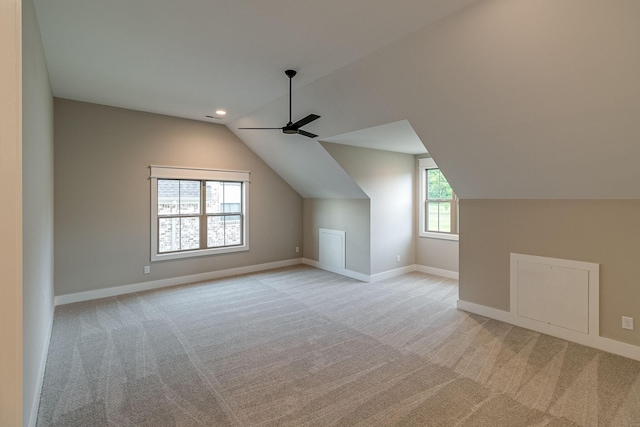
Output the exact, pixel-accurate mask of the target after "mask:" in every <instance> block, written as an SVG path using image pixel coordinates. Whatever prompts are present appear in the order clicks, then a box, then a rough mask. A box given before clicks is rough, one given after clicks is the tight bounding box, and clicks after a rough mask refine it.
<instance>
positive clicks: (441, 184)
mask: <svg viewBox="0 0 640 427" xmlns="http://www.w3.org/2000/svg"><path fill="white" fill-rule="evenodd" d="M418 172H419V175H420V185H419V191H420V194H419V205H420V215H419V216H420V227H419V230H420V236H422V237H432V238H437V239H447V240H458V198H457V197H456V195H455V193H454V192H453V189H452V188H451V185H449V182H447V179H446V178H445V177H444V175H443V174H442V171H441V170H440V169H439V168H438V166H437V165H436V163H435V162H434V161H433V159H431V158H423V159H419V160H418Z"/></svg>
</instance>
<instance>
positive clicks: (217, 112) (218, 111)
mask: <svg viewBox="0 0 640 427" xmlns="http://www.w3.org/2000/svg"><path fill="white" fill-rule="evenodd" d="M216 114H217V115H219V116H224V115H225V114H227V112H226V111H224V110H216Z"/></svg>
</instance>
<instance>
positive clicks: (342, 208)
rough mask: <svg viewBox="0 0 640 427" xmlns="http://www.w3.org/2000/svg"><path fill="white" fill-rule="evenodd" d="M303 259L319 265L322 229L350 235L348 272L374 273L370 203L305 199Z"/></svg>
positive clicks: (347, 246)
mask: <svg viewBox="0 0 640 427" xmlns="http://www.w3.org/2000/svg"><path fill="white" fill-rule="evenodd" d="M302 206H303V216H302V218H303V220H302V223H303V233H302V234H303V236H304V241H303V256H304V257H305V258H307V259H310V260H314V261H318V255H319V254H318V251H319V237H318V230H319V229H320V228H329V229H332V230H342V231H344V232H345V233H346V242H345V245H346V254H345V258H346V260H345V264H346V269H347V270H351V271H355V272H358V273H362V274H367V275H369V274H370V271H371V223H370V220H369V217H370V210H369V199H304V201H303V204H302Z"/></svg>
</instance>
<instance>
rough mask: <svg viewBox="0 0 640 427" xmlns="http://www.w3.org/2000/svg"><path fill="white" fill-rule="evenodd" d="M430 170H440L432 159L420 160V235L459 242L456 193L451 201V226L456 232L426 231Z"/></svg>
mask: <svg viewBox="0 0 640 427" xmlns="http://www.w3.org/2000/svg"><path fill="white" fill-rule="evenodd" d="M429 169H440V168H439V167H438V165H436V162H435V161H434V160H433V159H432V158H431V157H425V158H421V159H418V176H419V178H418V179H419V185H418V206H419V215H418V221H419V223H418V235H419V236H420V237H428V238H432V239H442V240H456V241H457V240H459V232H460V228H459V221H458V218H459V215H458V212H459V209H458V196H456V194H455V192H453V195H454V197H453V199H452V201H451V212H452V215H451V224H452V226H455V231H454V232H450V233H448V232H445V231H428V230H427V229H426V215H427V212H426V211H427V209H426V204H427V202H428V199H427V171H428V170H429Z"/></svg>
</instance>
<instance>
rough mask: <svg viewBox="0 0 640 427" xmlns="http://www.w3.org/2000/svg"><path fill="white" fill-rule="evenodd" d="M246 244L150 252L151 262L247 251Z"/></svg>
mask: <svg viewBox="0 0 640 427" xmlns="http://www.w3.org/2000/svg"><path fill="white" fill-rule="evenodd" d="M248 250H249V246H248V245H242V246H232V247H228V248H216V249H199V250H194V251H187V252H170V253H164V254H151V262H154V261H168V260H171V259H185V258H196V257H201V256H207V255H221V254H228V253H233V252H242V251H248Z"/></svg>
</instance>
